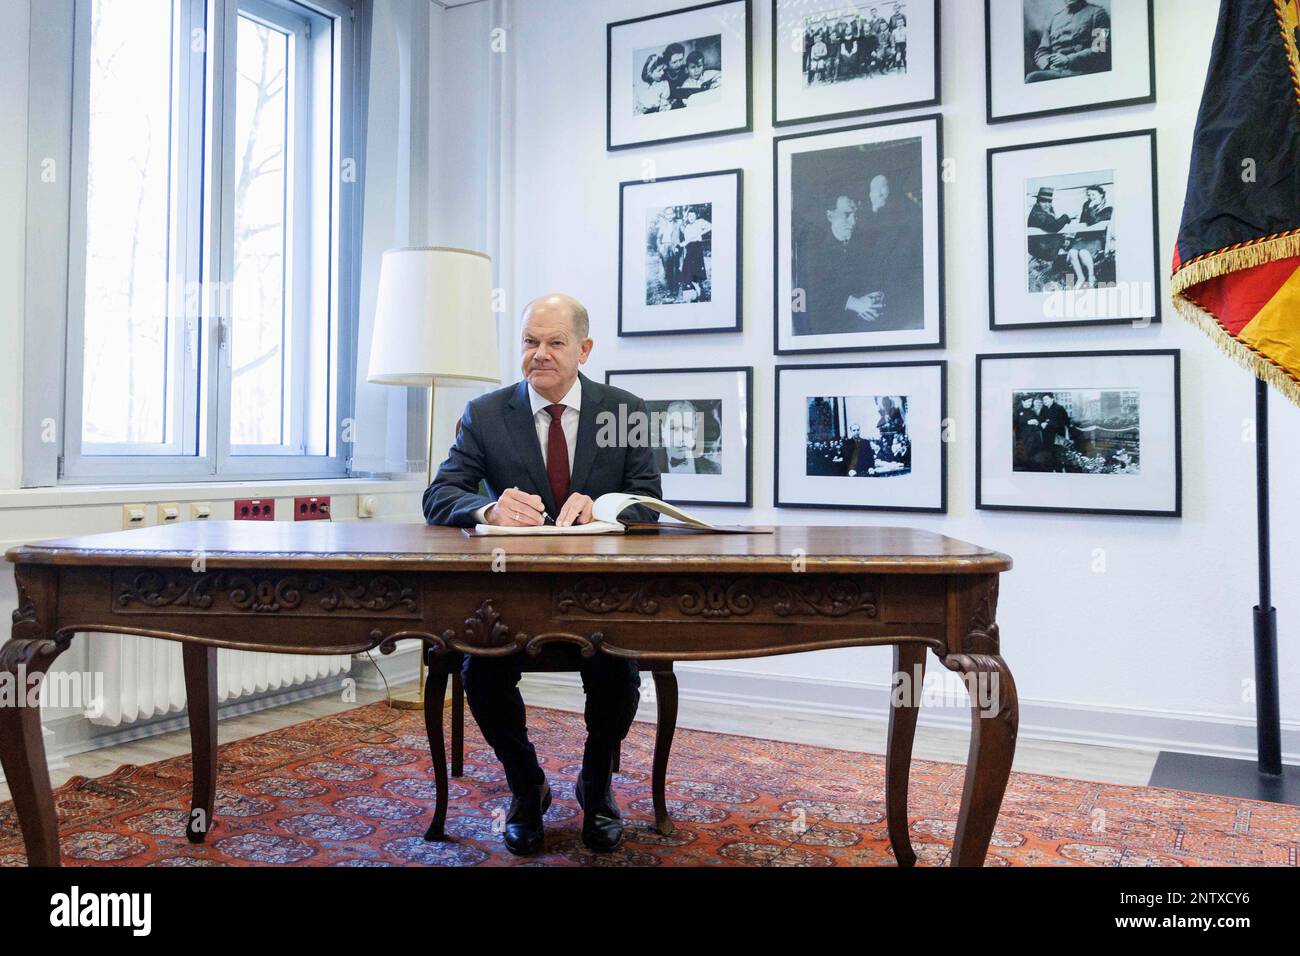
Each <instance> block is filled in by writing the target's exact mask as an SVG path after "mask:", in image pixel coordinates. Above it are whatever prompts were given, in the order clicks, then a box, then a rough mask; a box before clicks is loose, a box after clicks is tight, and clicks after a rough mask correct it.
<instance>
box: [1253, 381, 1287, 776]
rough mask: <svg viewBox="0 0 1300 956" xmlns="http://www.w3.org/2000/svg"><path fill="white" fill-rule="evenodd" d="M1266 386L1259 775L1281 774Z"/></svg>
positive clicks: (1260, 487) (1259, 469) (1259, 409)
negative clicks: (1270, 534)
mask: <svg viewBox="0 0 1300 956" xmlns="http://www.w3.org/2000/svg"><path fill="white" fill-rule="evenodd" d="M1268 388H1269V387H1268V383H1267V382H1265V381H1264V380H1263V379H1258V378H1257V379H1255V495H1256V512H1257V517H1258V522H1259V604H1257V605H1256V606H1255V735H1256V740H1257V745H1258V760H1259V772H1260V773H1261V774H1266V775H1268V776H1270V777H1280V776H1281V775H1282V716H1281V708H1280V705H1279V702H1278V674H1277V609H1276V608H1275V607H1273V582H1272V562H1271V556H1270V541H1269V507H1268V505H1269V500H1268V497H1269V493H1268Z"/></svg>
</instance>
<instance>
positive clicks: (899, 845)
mask: <svg viewBox="0 0 1300 956" xmlns="http://www.w3.org/2000/svg"><path fill="white" fill-rule="evenodd" d="M899 674H905V675H907V676H906V677H904V678H902V680H903V683H902V686H901V688H900V687H899V685H898V681H899V680H900V678H899V677H898V675H899ZM924 679H925V645H924V644H895V645H894V677H893V681H892V682H891V688H893V693H892V694H891V695H890V707H889V745H888V749H887V751H886V754H885V816H886V818H887V819H888V821H889V844H890V846H892V847H893V848H894V858H895V859H896V860H897V861H898V865H899V866H915V865H916V854H915V853H914V852H913V851H912V841H911V838H910V836H909V834H908V829H907V783H908V778H909V776H910V775H911V772H912V741H913V740H914V739H915V738H916V718H917V715H918V714H919V713H920V711H921V686H922V682H923V681H924ZM900 691H901V692H902V700H901V702H900V701H899V699H898V698H897V695H898V694H899V693H900Z"/></svg>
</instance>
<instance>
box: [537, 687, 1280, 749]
mask: <svg viewBox="0 0 1300 956" xmlns="http://www.w3.org/2000/svg"><path fill="white" fill-rule="evenodd" d="M674 670H675V671H676V673H677V676H678V685H679V696H680V699H681V700H682V701H683V702H695V703H702V704H720V705H724V706H727V707H734V708H762V709H766V710H781V711H786V712H788V713H792V714H813V715H818V716H828V717H846V718H853V719H858V720H877V721H881V722H884V721H886V720H887V719H888V714H889V687H888V685H886V684H878V683H866V682H861V683H860V682H854V681H833V680H811V679H808V678H801V677H782V676H775V675H768V674H755V673H752V672H749V671H741V670H729V669H726V668H717V667H709V668H701V667H691V666H689V665H682V664H678V665H677V666H676V667H675V668H674ZM524 680H525V681H526V682H529V683H536V684H538V685H546V686H574V681H576V675H565V674H527V675H525V677H524ZM576 694H577V696H576V698H575V700H577V701H578V702H579V703H578V705H577V706H579V707H580V706H581V703H580V702H581V699H582V689H581V687H580V686H578V687H576ZM928 703H929V701H927V703H926V704H923V705H922V707H921V716H920V724H921V725H922V726H929V727H936V728H946V729H953V730H968V729H969V727H970V710H969V707H968V706H967V705H966V704H965V703H964V702H963V701H961V700H960V699H959V698H957V697H956V696H954V697H952V698H951V700H950V702H949V701H944V702H943V703H947V704H948V705H947V706H927V704H928ZM1020 736H1021V737H1024V738H1026V739H1035V740H1050V741H1059V742H1062V743H1076V744H1092V745H1094V746H1103V747H1121V748H1124V749H1128V750H1143V751H1154V750H1176V751H1181V752H1184V753H1196V754H1206V755H1208V756H1214V757H1236V758H1243V759H1253V758H1254V756H1255V724H1254V722H1253V721H1251V720H1247V719H1242V718H1236V717H1225V716H1222V715H1217V714H1202V713H1194V712H1175V711H1155V710H1143V709H1141V708H1136V707H1125V708H1119V707H1096V706H1089V705H1085V704H1069V703H1060V702H1055V701H1043V700H1032V699H1026V698H1025V697H1023V696H1022V697H1021V698H1020ZM1282 750H1283V754H1282V757H1283V760H1284V761H1285V762H1286V763H1300V725H1297V724H1296V723H1295V722H1290V721H1289V722H1284V723H1283V725H1282Z"/></svg>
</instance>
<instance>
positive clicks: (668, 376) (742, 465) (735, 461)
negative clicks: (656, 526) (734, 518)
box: [605, 366, 754, 507]
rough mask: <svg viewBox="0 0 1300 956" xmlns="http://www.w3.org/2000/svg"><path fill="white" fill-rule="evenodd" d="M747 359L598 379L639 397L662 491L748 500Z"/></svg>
mask: <svg viewBox="0 0 1300 956" xmlns="http://www.w3.org/2000/svg"><path fill="white" fill-rule="evenodd" d="M753 377H754V370H753V368H752V367H748V366H745V367H730V368H698V369H689V368H676V369H672V368H670V369H624V370H617V371H610V372H606V373H605V384H607V385H616V386H618V387H619V388H624V389H627V390H628V391H630V392H633V393H634V394H636V395H639V396H641V397H642V398H643V399H644V400H645V404H646V413H647V416H648V421H647V422H646V423H645V427H644V429H643V430H642V431H641V432H639V433H638V432H636V431H629V434H643V435H645V436H646V440H647V441H648V442H649V443H650V445H651V449H652V453H653V455H654V461H655V467H656V468H657V469H658V471H659V475H660V481H661V482H662V484H663V491H664V494H663V498H664V500H665V501H670V502H672V503H674V504H681V505H690V504H695V505H737V506H744V507H749V506H750V505H751V504H752V503H753V495H752V488H753V450H752V449H753V429H754V414H753Z"/></svg>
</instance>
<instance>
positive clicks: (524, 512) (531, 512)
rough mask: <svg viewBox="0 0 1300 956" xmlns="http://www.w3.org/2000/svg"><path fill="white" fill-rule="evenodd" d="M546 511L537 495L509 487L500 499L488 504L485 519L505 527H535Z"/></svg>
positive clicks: (489, 522) (540, 521)
mask: <svg viewBox="0 0 1300 956" xmlns="http://www.w3.org/2000/svg"><path fill="white" fill-rule="evenodd" d="M545 513H546V505H545V504H543V503H542V499H541V498H539V497H537V495H530V494H525V493H524V492H522V491H520V490H519V489H518V488H507V489H506V491H505V493H504V494H502V495H501V499H500V500H499V501H496V502H493V503H492V504H491V505H489V506H488V510H487V511H486V512H485V513H484V514H483V520H484V521H486V522H487V523H488V524H493V525H500V526H501V527H505V528H533V527H536V526H537V525H539V524H541V523H542V521H543V520H544V519H543V518H542V515H543V514H545Z"/></svg>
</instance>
